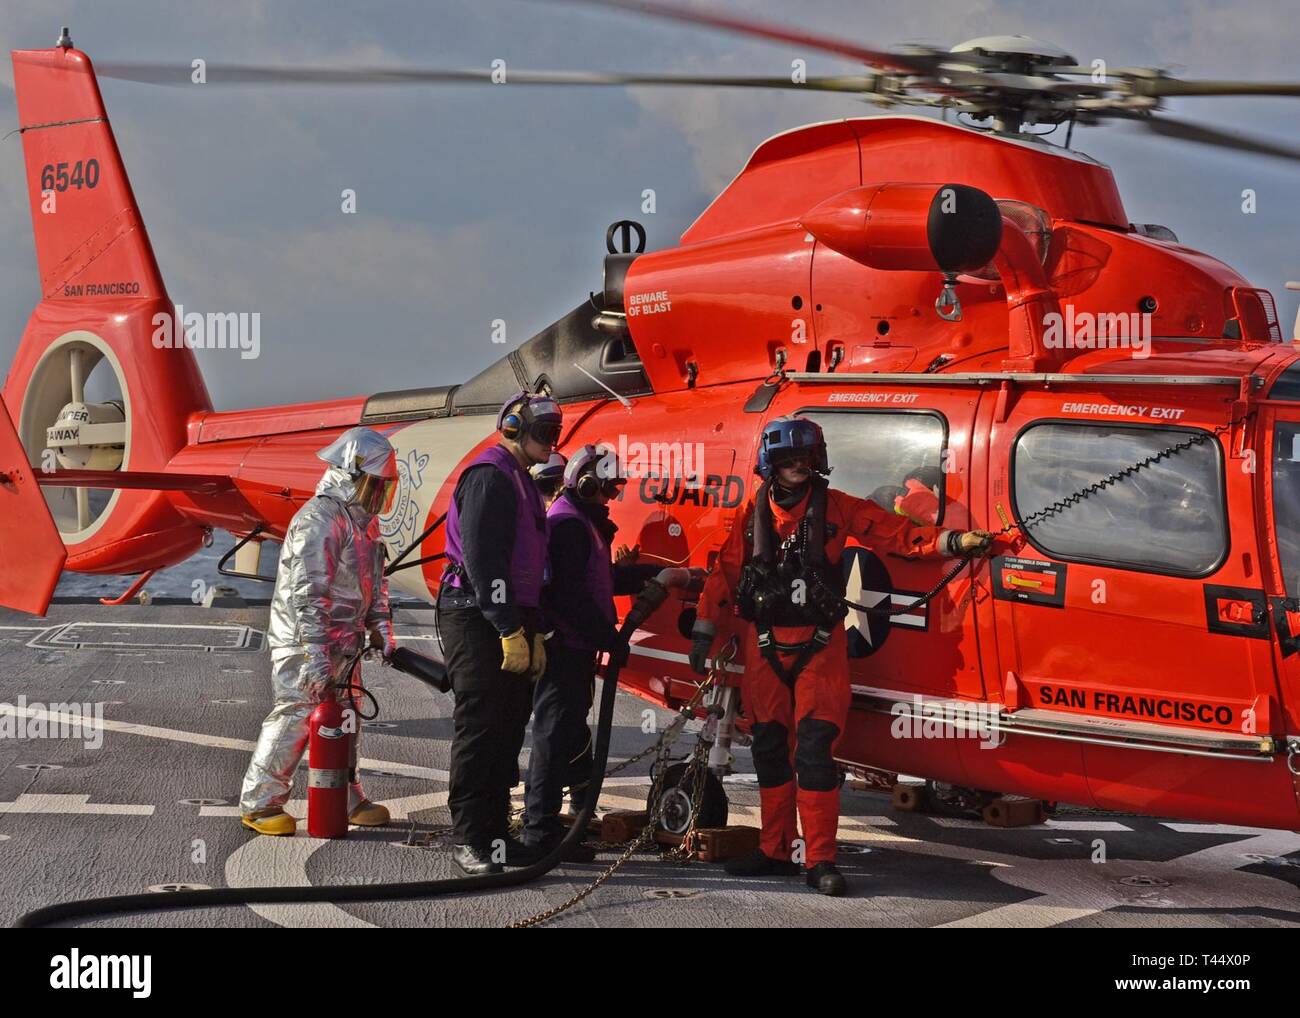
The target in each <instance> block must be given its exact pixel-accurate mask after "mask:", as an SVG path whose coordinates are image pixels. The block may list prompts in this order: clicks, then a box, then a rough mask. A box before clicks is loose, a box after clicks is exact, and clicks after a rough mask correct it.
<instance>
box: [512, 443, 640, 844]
mask: <svg viewBox="0 0 1300 1018" xmlns="http://www.w3.org/2000/svg"><path fill="white" fill-rule="evenodd" d="M624 483H626V478H624V477H622V476H621V471H620V470H619V465H618V457H617V456H615V455H614V452H613V450H611V449H608V448H605V447H602V448H597V447H596V446H592V445H586V446H583V447H582V448H581V449H580V450H578V451H577V452H576V453H574V455H573V457H572V458H571V459H570V460H569V463H568V466H567V467H566V468H565V471H564V490H563V491H562V492H561V493H560V497H559V498H557V499H556V500H555V502H554V503H552V505H551V508H550V511H549V512H547V514H546V529H547V533H548V551H549V555H550V561H551V579H550V583H549V584H548V585H547V587H546V591H545V594H544V598H543V603H544V605H545V608H546V622H547V625H548V626H549V627H551V628H552V630H553V632H552V635H551V639H550V640H549V641H548V643H547V652H546V658H547V664H546V673H545V674H544V675H543V676H542V678H541V680H540V681H539V682H538V683H537V691H536V693H535V694H534V695H533V750H532V755H531V756H530V758H529V763H528V783H527V790H526V792H525V800H524V801H525V804H526V813H527V815H526V818H525V822H524V844H525V845H527V846H528V847H529V848H534V847H535V848H537V849H538V850H539V852H540V853H542V854H545V853H546V852H548V851H549V850H550V849H551V848H553V847H554V846H555V844H556V842H558V841H559V840H560V839H561V838H562V837H563V836H564V828H563V826H562V825H561V823H560V819H559V813H560V806H561V805H562V803H563V799H564V788H565V786H566V785H568V786H570V787H571V788H572V789H573V790H574V798H575V801H577V799H578V797H579V796H580V795H581V789H583V788H584V787H585V786H586V783H587V781H588V780H589V779H590V777H591V764H592V760H591V731H590V730H589V729H588V727H587V715H588V713H589V712H590V710H591V702H592V699H593V697H594V695H595V676H596V665H597V661H598V659H599V657H600V652H601V651H608V652H609V653H610V654H611V655H612V656H616V657H617V658H618V660H619V663H620V665H621V664H623V663H625V662H626V661H627V652H628V648H627V643H626V641H624V640H622V639H621V638H620V636H619V633H618V628H617V621H618V616H617V614H616V613H615V610H614V597H615V595H621V594H637V593H639V592H640V590H641V588H642V587H643V586H644V585H645V582H646V581H647V580H649V579H652V578H653V577H654V576H655V574H656V573H657V572H658V571H659V570H660V568H661V566H657V565H649V566H640V565H635V564H620V565H617V566H616V565H614V564H613V562H612V561H611V558H610V548H611V547H612V545H613V540H614V534H615V533H616V532H617V531H618V527H616V526H615V525H614V523H613V521H612V520H610V518H609V502H610V500H611V499H616V498H618V497H619V494H620V487H621V486H622V485H623V484H624ZM593 858H595V852H594V851H593V850H592V849H591V848H589V847H587V846H585V845H579V846H575V848H574V849H572V850H571V854H570V856H569V861H575V862H576V861H590V860H591V859H593Z"/></svg>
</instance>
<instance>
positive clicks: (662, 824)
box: [646, 763, 727, 835]
mask: <svg viewBox="0 0 1300 1018" xmlns="http://www.w3.org/2000/svg"><path fill="white" fill-rule="evenodd" d="M688 770H689V764H688V763H675V764H673V765H672V766H670V767H669V768H668V770H667V771H665V772H664V778H663V781H662V782H661V783H660V791H659V801H658V802H656V801H655V796H654V790H653V789H651V792H650V797H649V798H648V799H647V801H646V809H647V810H649V811H650V815H651V816H654V814H655V810H656V809H658V807H659V804H660V803H662V804H663V814H662V815H661V816H660V817H659V829H660V830H662V831H667V832H668V833H669V834H678V835H681V834H685V833H686V832H687V831H688V830H690V829H691V828H692V827H695V828H700V827H726V826H727V793H726V790H725V789H723V787H722V782H721V781H720V780H719V779H718V776H717V775H716V774H714V773H713V772H712V771H708V770H704V769H703V768H699V767H697V768H696V769H695V773H694V774H693V775H688V774H687V771H688ZM701 781H702V782H703V787H702V788H701V787H700V785H699V782H701ZM697 802H698V807H697V805H696V804H697Z"/></svg>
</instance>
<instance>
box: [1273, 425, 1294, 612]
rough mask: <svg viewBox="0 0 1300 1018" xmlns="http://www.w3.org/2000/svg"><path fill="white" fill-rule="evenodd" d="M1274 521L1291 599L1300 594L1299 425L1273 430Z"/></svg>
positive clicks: (1287, 590)
mask: <svg viewBox="0 0 1300 1018" xmlns="http://www.w3.org/2000/svg"><path fill="white" fill-rule="evenodd" d="M1273 436H1274V437H1273V519H1274V523H1275V525H1276V526H1277V549H1278V557H1279V558H1280V559H1281V562H1282V579H1283V580H1284V581H1285V583H1286V592H1287V596H1289V597H1296V596H1298V594H1297V592H1300V424H1293V423H1289V422H1286V421H1278V422H1277V424H1276V426H1275V427H1274V431H1273Z"/></svg>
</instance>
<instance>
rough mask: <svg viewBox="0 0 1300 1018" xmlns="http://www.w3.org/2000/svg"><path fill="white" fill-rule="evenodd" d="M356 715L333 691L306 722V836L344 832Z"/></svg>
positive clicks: (334, 835) (349, 705)
mask: <svg viewBox="0 0 1300 1018" xmlns="http://www.w3.org/2000/svg"><path fill="white" fill-rule="evenodd" d="M357 724H358V721H357V712H356V709H355V707H354V706H353V704H352V701H351V700H350V699H349V700H347V701H345V702H344V703H339V701H338V700H337V699H336V698H335V693H334V691H333V690H331V691H330V694H329V699H327V700H324V701H323V702H321V703H320V704H319V705H318V706H317V707H316V709H315V710H314V711H312V712H311V718H310V719H309V720H308V728H307V732H308V736H307V767H308V770H307V833H308V834H310V835H311V836H312V837H313V838H341V837H343V836H344V835H346V834H347V833H348V785H349V784H350V783H351V781H352V775H353V769H354V767H355V760H354V757H353V754H354V752H355V750H354V747H355V746H356V740H357V735H356V729H357Z"/></svg>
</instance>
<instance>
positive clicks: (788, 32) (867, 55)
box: [563, 0, 964, 74]
mask: <svg viewBox="0 0 1300 1018" xmlns="http://www.w3.org/2000/svg"><path fill="white" fill-rule="evenodd" d="M563 2H564V3H582V4H586V5H588V6H591V7H604V8H607V9H611V10H624V11H631V12H633V13H635V14H648V15H650V16H651V17H655V18H665V19H667V20H669V21H681V22H685V23H687V24H692V25H706V26H708V27H710V28H719V29H722V30H723V31H726V32H734V33H736V34H739V35H749V36H753V37H754V38H756V39H767V40H770V41H772V42H788V43H793V44H795V45H796V46H807V47H808V48H809V49H817V50H821V51H822V52H824V53H835V54H837V55H839V56H842V57H849V58H850V59H852V60H860V61H861V62H862V63H864V64H867V65H868V66H871V67H883V68H888V69H890V70H895V71H906V72H908V73H911V74H929V73H930V72H931V71H932V70H933V69H934V67H935V64H936V60H935V59H932V58H930V57H928V55H924V54H907V53H891V52H889V51H888V50H878V49H870V48H869V47H866V46H859V45H858V44H857V43H853V42H847V41H845V40H842V39H835V38H832V37H831V36H827V35H815V34H813V33H812V32H800V31H796V30H794V29H790V28H783V27H782V26H780V25H773V24H770V23H768V22H765V21H749V20H743V19H741V18H735V17H732V16H730V15H726V14H721V13H711V12H710V11H708V10H702V9H699V8H696V7H685V6H682V5H681V4H675V3H650V2H649V0H563ZM963 56H964V54H963Z"/></svg>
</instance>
